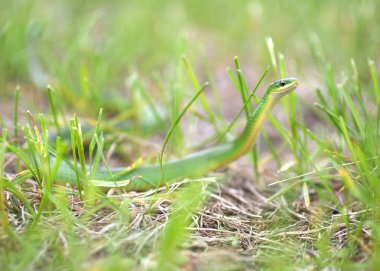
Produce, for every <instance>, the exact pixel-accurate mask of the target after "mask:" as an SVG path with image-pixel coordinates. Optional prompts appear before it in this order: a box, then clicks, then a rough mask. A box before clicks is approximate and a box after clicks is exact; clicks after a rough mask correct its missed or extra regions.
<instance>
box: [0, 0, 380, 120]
mask: <svg viewBox="0 0 380 271" xmlns="http://www.w3.org/2000/svg"><path fill="white" fill-rule="evenodd" d="M379 6H380V2H379V1H376V0H372V1H369V0H367V1H345V0H337V1H248V0H236V1H221V0H218V1H216V0H210V1H200V0H193V1H174V0H173V1H139V0H136V1H134V0H131V1H118V0H116V1H73V0H68V1H58V0H50V1H45V0H36V1H29V0H12V1H5V0H1V1H0V53H1V55H0V91H1V96H2V100H3V101H6V100H8V99H11V98H12V97H13V93H14V90H15V87H16V85H20V86H21V89H27V90H28V91H31V90H33V89H36V88H39V89H44V87H45V85H46V84H48V83H50V84H52V85H53V87H55V88H56V89H57V91H58V93H60V96H61V97H62V98H63V100H64V101H66V102H67V103H68V105H72V106H74V107H76V110H78V111H81V108H82V109H83V112H81V113H86V112H88V107H87V106H84V104H86V103H87V102H86V101H89V99H90V100H91V101H92V102H94V101H95V102H97V106H98V107H101V106H104V104H103V103H104V101H107V100H109V99H116V100H117V97H120V94H122V95H123V92H125V91H126V90H125V89H126V88H125V83H126V82H125V81H126V80H128V78H129V77H130V76H131V74H135V73H138V74H139V75H141V76H143V77H144V78H145V81H147V82H148V89H149V90H150V91H151V90H154V89H155V88H158V87H159V83H157V80H155V78H160V79H159V80H158V81H170V80H173V78H175V76H176V72H177V71H176V70H177V66H178V63H179V61H180V56H181V55H182V54H186V55H187V56H188V58H189V60H190V61H191V63H192V64H193V65H194V68H195V70H196V72H197V73H198V75H199V76H200V78H201V79H205V80H207V78H205V77H206V74H207V71H211V73H212V74H213V76H214V77H215V80H220V78H227V76H226V75H225V74H223V72H224V71H225V69H226V67H228V66H233V62H232V59H233V57H234V56H235V55H237V56H239V57H240V60H241V63H242V66H243V68H244V69H245V71H246V72H247V74H248V77H251V78H253V79H257V78H258V76H259V74H260V73H261V72H262V71H263V70H264V69H265V67H266V66H267V65H269V64H270V58H269V54H268V49H267V46H266V43H265V38H266V37H268V36H270V37H272V38H273V41H274V44H275V47H276V49H277V50H278V51H279V52H282V53H283V54H284V55H285V57H286V63H287V68H288V73H289V75H292V76H297V77H299V78H300V79H301V80H302V81H304V82H310V83H313V82H315V81H318V80H320V79H321V78H323V75H321V74H319V73H318V67H319V66H320V65H326V63H328V64H329V65H331V66H332V67H333V68H334V69H336V70H341V69H344V67H348V66H349V61H350V59H351V58H354V59H355V61H356V63H357V65H358V67H359V70H360V69H367V64H366V63H367V59H368V58H371V59H375V60H378V59H379V55H380V49H379V48H380V46H379V41H380V34H379V33H380V19H379V16H378V14H379V11H380V10H379ZM202 76H203V77H202ZM271 77H274V75H273V74H272V75H271ZM271 79H272V78H271ZM223 80H224V79H223ZM227 80H228V79H227ZM222 83H223V82H222ZM32 98H33V99H36V97H32ZM90 107H91V106H90ZM97 110H98V108H94V111H95V112H97ZM91 113H93V112H91Z"/></svg>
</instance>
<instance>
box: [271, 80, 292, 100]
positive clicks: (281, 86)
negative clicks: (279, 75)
mask: <svg viewBox="0 0 380 271" xmlns="http://www.w3.org/2000/svg"><path fill="white" fill-rule="evenodd" d="M297 86H298V80H297V79H296V78H284V79H280V80H278V81H276V82H274V83H272V84H271V85H270V86H269V89H270V92H271V94H273V95H275V96H278V97H282V96H284V95H286V94H288V93H290V92H292V91H293V90H295V89H296V87H297Z"/></svg>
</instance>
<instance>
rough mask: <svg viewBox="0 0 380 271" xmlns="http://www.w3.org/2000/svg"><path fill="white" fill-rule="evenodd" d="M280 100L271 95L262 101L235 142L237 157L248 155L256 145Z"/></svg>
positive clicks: (265, 96) (267, 95)
mask: <svg viewBox="0 0 380 271" xmlns="http://www.w3.org/2000/svg"><path fill="white" fill-rule="evenodd" d="M278 100H279V97H277V96H274V95H270V93H269V94H266V95H264V97H263V98H262V99H261V101H260V103H259V104H258V105H257V108H256V110H255V111H254V112H253V113H252V114H251V115H250V116H249V118H248V121H247V124H246V126H245V128H244V130H243V132H242V133H241V134H240V136H239V137H238V138H236V139H235V140H234V141H233V145H234V148H235V151H234V152H235V155H236V157H238V156H241V155H243V154H245V153H247V152H248V151H249V150H250V149H251V148H252V146H253V145H254V144H255V141H256V139H257V137H258V135H259V134H260V131H261V129H262V127H263V125H264V123H265V120H266V118H267V116H268V114H270V110H271V109H272V108H273V106H274V105H275V104H276V102H277V101H278Z"/></svg>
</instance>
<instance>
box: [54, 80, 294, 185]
mask: <svg viewBox="0 0 380 271" xmlns="http://www.w3.org/2000/svg"><path fill="white" fill-rule="evenodd" d="M297 86H298V80H297V79H295V78H285V79H281V80H278V81H276V82H274V83H272V84H271V85H270V86H269V87H268V89H267V91H266V93H265V94H264V96H263V98H262V99H261V100H260V102H259V104H258V105H257V107H256V109H255V111H254V112H253V113H252V114H251V115H250V116H249V117H248V120H247V123H246V125H245V128H244V130H243V132H242V133H241V134H240V135H239V136H238V137H237V138H236V139H235V140H233V141H231V142H227V143H224V144H220V145H217V146H215V147H211V148H209V149H205V150H202V151H199V152H195V153H191V154H189V155H188V156H185V157H183V158H180V159H177V160H173V161H170V162H168V163H164V164H163V165H162V166H161V165H159V164H158V165H141V166H136V167H131V168H125V167H124V168H99V169H98V171H97V172H96V174H95V175H94V176H93V179H94V180H93V181H94V182H95V183H96V182H101V183H103V184H102V185H101V186H107V187H114V186H119V185H120V186H123V188H124V189H126V190H133V191H144V190H148V189H151V188H157V187H159V186H161V185H163V184H168V183H172V182H174V181H178V180H182V179H185V178H191V177H200V176H202V175H205V174H206V173H208V172H209V171H212V170H215V169H217V168H220V167H222V166H224V165H227V164H228V163H230V162H232V161H234V160H236V159H237V158H239V157H240V156H242V155H244V154H245V153H247V152H248V151H249V150H250V149H251V148H252V146H253V144H254V143H255V141H256V138H257V136H258V135H259V133H260V130H261V128H262V127H263V125H264V122H265V119H266V118H267V116H268V114H269V113H270V111H271V109H272V108H273V106H274V105H275V104H276V103H277V101H279V100H280V98H281V97H283V96H285V95H287V94H288V93H290V92H292V91H293V90H294V89H295V88H296V87H297ZM55 179H56V180H60V181H64V182H69V183H72V184H76V183H77V174H76V171H75V169H74V168H73V167H72V165H71V164H70V163H69V162H67V161H61V162H60V164H59V168H58V170H57V172H56V175H55ZM104 183H109V185H104ZM125 184H126V185H125Z"/></svg>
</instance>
